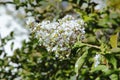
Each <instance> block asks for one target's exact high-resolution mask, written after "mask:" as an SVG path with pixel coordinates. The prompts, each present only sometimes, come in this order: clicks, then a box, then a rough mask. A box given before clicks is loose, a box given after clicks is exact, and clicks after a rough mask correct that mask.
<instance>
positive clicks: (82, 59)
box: [75, 48, 88, 74]
mask: <svg viewBox="0 0 120 80" xmlns="http://www.w3.org/2000/svg"><path fill="white" fill-rule="evenodd" d="M87 55H88V48H87V49H86V51H85V53H83V55H82V56H81V57H79V58H78V60H77V61H76V63H75V72H76V74H78V73H79V70H80V69H81V67H82V66H83V64H84V63H85V60H86V58H87Z"/></svg>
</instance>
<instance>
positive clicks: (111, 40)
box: [110, 33, 118, 48]
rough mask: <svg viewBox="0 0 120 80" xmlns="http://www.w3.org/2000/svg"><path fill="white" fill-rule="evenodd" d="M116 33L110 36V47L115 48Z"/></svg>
mask: <svg viewBox="0 0 120 80" xmlns="http://www.w3.org/2000/svg"><path fill="white" fill-rule="evenodd" d="M117 40H118V33H117V34H115V35H111V36H110V45H111V47H112V48H117Z"/></svg>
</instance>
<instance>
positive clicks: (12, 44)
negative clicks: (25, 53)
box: [11, 42, 14, 50]
mask: <svg viewBox="0 0 120 80" xmlns="http://www.w3.org/2000/svg"><path fill="white" fill-rule="evenodd" d="M13 47H14V42H12V43H11V50H13Z"/></svg>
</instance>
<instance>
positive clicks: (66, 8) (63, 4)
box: [0, 0, 120, 80]
mask: <svg viewBox="0 0 120 80" xmlns="http://www.w3.org/2000/svg"><path fill="white" fill-rule="evenodd" d="M10 3H13V4H14V5H15V6H16V10H18V9H19V8H24V9H25V11H26V13H28V12H31V13H32V15H31V16H33V17H35V19H36V22H41V21H42V20H44V19H49V20H57V19H58V18H61V17H63V16H64V15H66V14H71V15H73V16H74V17H76V18H77V17H82V18H83V19H84V21H85V22H86V23H87V26H86V27H85V30H86V39H84V40H83V42H77V43H75V45H74V46H73V48H72V51H71V54H70V56H69V57H64V56H62V58H61V57H56V56H55V54H54V53H48V52H47V50H46V49H45V47H44V46H39V45H38V39H36V38H35V37H34V36H33V35H31V34H30V35H29V41H28V42H26V41H25V40H24V41H23V43H22V48H21V49H16V50H15V51H14V54H13V56H6V55H5V56H4V58H3V59H0V79H1V80H18V79H20V80H120V62H119V61H120V41H119V40H120V39H119V37H120V36H119V32H120V15H119V14H120V5H119V4H118V3H120V1H119V0H115V1H114V0H107V4H106V6H105V7H104V9H102V10H96V9H95V7H96V6H97V5H98V4H97V3H95V2H91V0H23V2H21V0H14V2H10ZM6 4H8V3H7V2H6V3H4V5H6ZM83 4H85V5H86V6H84V5H83ZM83 6H84V7H83ZM26 17H28V16H26ZM12 37H14V34H13V33H11V35H10V36H7V37H6V38H3V39H1V42H2V45H0V54H2V53H5V52H4V50H3V46H4V45H5V43H6V41H9V40H10V39H12ZM13 46H14V45H13V44H12V45H11V47H13ZM5 54H7V53H5ZM96 55H99V59H98V61H99V63H98V64H97V66H96V62H97V60H95V56H96ZM10 63H13V64H14V65H15V64H17V66H14V65H13V64H12V65H10ZM15 69H16V70H17V71H15Z"/></svg>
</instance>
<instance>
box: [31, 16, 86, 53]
mask: <svg viewBox="0 0 120 80" xmlns="http://www.w3.org/2000/svg"><path fill="white" fill-rule="evenodd" d="M84 26H85V23H84V21H83V20H82V19H75V18H74V17H72V16H71V15H66V16H65V17H64V18H62V19H59V20H58V21H56V22H50V21H42V22H41V23H36V24H34V28H32V32H35V33H36V35H35V36H36V38H38V39H39V41H40V45H43V46H45V47H46V49H47V50H48V51H49V52H59V51H70V47H71V46H72V45H74V43H75V42H77V40H78V39H77V36H78V35H79V36H80V39H79V40H81V39H83V38H84V34H85V29H84Z"/></svg>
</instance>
